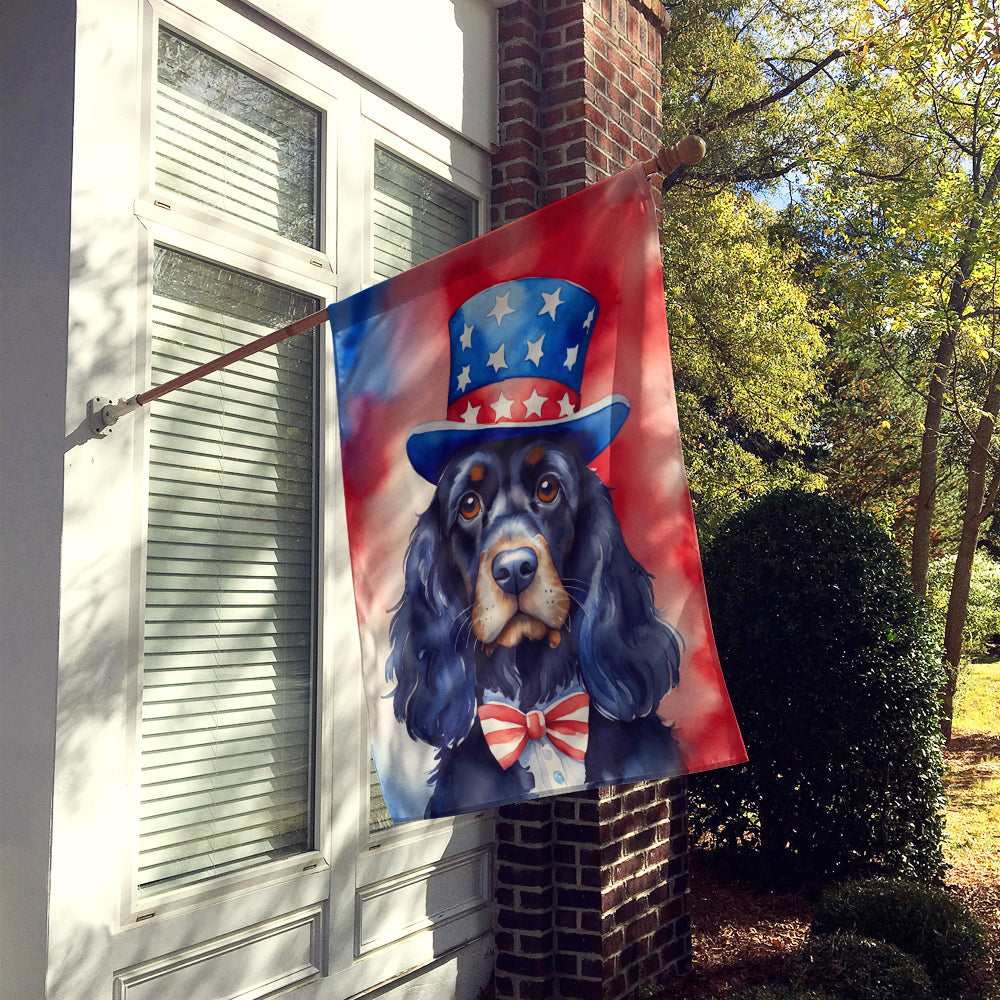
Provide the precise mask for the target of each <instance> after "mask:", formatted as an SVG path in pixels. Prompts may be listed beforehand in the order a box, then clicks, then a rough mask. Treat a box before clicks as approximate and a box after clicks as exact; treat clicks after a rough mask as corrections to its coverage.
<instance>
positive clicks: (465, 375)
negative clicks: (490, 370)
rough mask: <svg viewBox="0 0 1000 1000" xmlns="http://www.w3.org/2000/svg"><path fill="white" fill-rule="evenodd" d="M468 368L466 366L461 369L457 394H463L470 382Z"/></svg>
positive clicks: (468, 366)
mask: <svg viewBox="0 0 1000 1000" xmlns="http://www.w3.org/2000/svg"><path fill="white" fill-rule="evenodd" d="M470 367H471V366H470V365H466V366H465V367H464V368H463V369H462V374H461V375H459V376H458V391H459V392H465V390H466V388H467V386H468V385H469V383H470V382H471V381H472V379H471V378H470V377H469V368H470Z"/></svg>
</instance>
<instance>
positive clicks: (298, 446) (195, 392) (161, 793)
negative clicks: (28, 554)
mask: <svg viewBox="0 0 1000 1000" xmlns="http://www.w3.org/2000/svg"><path fill="white" fill-rule="evenodd" d="M317 308H318V303H317V301H316V300H315V299H314V298H311V297H309V296H306V295H302V294H300V293H298V292H295V291H292V290H289V289H287V288H283V287H281V286H279V285H275V284H271V283H269V282H266V281H263V280H261V279H259V278H256V277H252V276H249V275H246V274H242V273H239V272H236V271H233V270H230V269H227V268H224V267H220V266H218V265H216V264H212V263H208V262H206V261H203V260H200V259H197V258H195V257H191V256H188V255H186V254H181V253H178V252H176V251H173V250H170V249H166V248H162V247H157V248H156V250H155V262H154V282H153V333H152V337H153V343H152V384H153V385H160V384H162V383H163V382H165V381H167V380H168V379H170V378H172V377H173V376H175V375H179V374H182V373H183V372H186V371H189V370H190V369H192V368H194V367H196V366H197V365H199V364H201V363H203V362H205V361H208V360H211V359H213V358H216V357H218V356H219V355H222V354H225V353H226V352H228V351H231V350H233V349H234V348H235V347H238V346H240V345H241V344H244V343H246V342H248V341H250V340H253V339H256V338H257V337H259V336H261V335H263V334H265V333H268V332H270V331H271V330H274V329H276V328H279V327H282V326H284V325H286V324H288V323H289V322H291V321H292V320H294V319H298V318H300V317H302V316H305V315H307V314H309V313H310V312H314V311H315V310H316V309H317ZM315 349H316V344H315V334H314V333H313V332H310V333H304V334H300V335H298V336H296V337H292V338H291V339H289V340H286V341H284V342H282V343H280V344H277V345H275V346H273V347H271V348H269V349H267V350H266V351H262V352H260V353H258V354H255V355H253V356H252V357H249V358H246V359H244V360H243V361H240V362H237V363H236V364H234V365H232V366H230V367H228V368H225V369H223V370H222V371H220V372H216V373H214V374H212V375H209V376H206V377H205V378H202V379H200V380H198V381H195V382H192V383H190V384H189V385H188V386H185V387H184V388H182V389H178V390H175V391H174V392H172V393H170V394H169V395H167V396H164V397H163V398H162V399H160V400H156V401H155V402H153V403H152V404H151V405H150V413H149V422H150V454H149V470H150V471H149V512H148V549H147V567H146V611H145V635H144V644H143V671H142V732H141V739H140V755H141V763H140V767H141V806H140V809H141V813H140V832H139V879H138V881H139V887H140V895H148V894H149V893H151V892H153V891H158V890H161V889H164V888H173V887H176V886H180V885H186V884H189V883H192V882H197V881H201V880H203V879H206V878H209V877H211V876H215V875H220V874H223V873H227V872H233V871H240V870H243V869H246V868H248V867H251V866H254V865H257V864H260V863H262V862H265V861H269V860H273V859H276V858H281V857H284V856H286V855H289V854H293V853H298V852H301V851H305V850H308V849H310V848H311V847H312V846H313V845H312V829H311V827H312V812H313V809H312V787H313V779H312V768H313V754H312V744H313V729H314V700H315V654H314V649H315V639H314V631H315V625H314V617H315V588H314V580H315V575H316V574H315V566H314V562H315V559H316V529H315V522H316V493H317V490H316V483H315V473H314V449H315V445H314V441H315V435H316V392H315V384H316V378H315Z"/></svg>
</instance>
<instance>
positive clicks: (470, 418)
mask: <svg viewBox="0 0 1000 1000" xmlns="http://www.w3.org/2000/svg"><path fill="white" fill-rule="evenodd" d="M480 409H481V408H480V407H478V406H473V405H472V403H469V405H468V406H467V407H466V408H465V413H463V414H462V420H464V421H465V423H467V424H474V423H475V422H476V420H477V419H478V417H479V410H480Z"/></svg>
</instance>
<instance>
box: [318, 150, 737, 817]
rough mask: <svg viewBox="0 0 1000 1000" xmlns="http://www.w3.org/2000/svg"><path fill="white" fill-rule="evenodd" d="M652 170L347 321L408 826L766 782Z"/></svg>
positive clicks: (377, 617) (376, 646)
mask: <svg viewBox="0 0 1000 1000" xmlns="http://www.w3.org/2000/svg"><path fill="white" fill-rule="evenodd" d="M659 254H660V249H659V240H658V236H657V225H656V213H655V210H654V204H653V200H652V196H651V192H650V187H649V182H648V179H647V178H646V177H645V175H644V174H643V172H642V169H641V167H638V166H637V167H635V168H632V169H631V170H628V171H625V172H624V173H621V174H618V175H616V176H614V177H612V178H610V179H608V180H606V181H604V182H602V183H599V184H595V185H593V186H591V187H589V188H587V189H586V190H584V191H581V192H580V193H578V194H575V195H572V196H570V197H568V198H564V199H563V200H561V201H559V202H556V203H555V204H553V205H550V206H548V207H547V208H544V209H541V210H539V211H537V212H535V213H533V214H532V215H529V216H527V217H525V218H523V219H521V220H519V221H517V222H513V223H510V224H509V225H507V226H504V227H503V228H501V229H498V230H496V231H494V232H491V233H489V234H488V235H486V236H482V237H480V238H479V239H476V240H473V241H472V242H470V243H468V244H466V245H464V246H461V247H459V248H457V249H455V250H452V251H450V252H448V253H445V254H443V255H441V256H440V257H436V258H434V259H433V260H431V261H428V262H427V263H425V264H421V265H419V266H418V267H415V268H413V269H411V270H409V271H406V272H404V273H403V274H400V275H399V276H397V277H395V278H392V279H390V280H388V281H385V282H382V283H381V284H379V285H376V286H374V287H372V288H369V289H367V290H365V291H363V292H360V293H359V294H357V295H354V296H352V297H351V298H348V299H345V300H344V301H342V302H337V303H335V304H333V305H331V306H330V308H329V318H330V323H331V327H332V331H333V338H334V354H335V359H336V369H337V396H338V415H339V429H340V443H341V454H342V461H343V478H344V493H345V498H346V506H347V526H348V542H349V547H350V555H351V568H352V572H353V577H354V588H355V602H356V607H357V614H358V622H359V625H360V630H361V637H362V667H363V671H364V687H365V692H366V700H367V704H368V712H369V722H370V729H371V738H372V746H373V752H374V756H375V762H376V766H377V769H378V774H379V778H380V781H381V785H382V791H383V795H384V798H385V801H386V804H387V806H388V809H389V812H390V814H391V816H392V818H393V820H394V821H396V822H400V821H404V820H410V819H416V818H422V817H433V816H445V815H452V814H455V813H461V812H468V811H473V810H478V809H483V808H487V807H491V806H496V805H500V804H503V803H506V802H512V801H518V800H522V799H527V798H531V797H535V796H539V795H551V794H555V793H558V792H564V791H575V790H580V789H583V788H588V787H592V786H594V785H610V784H616V783H619V782H626V781H636V780H640V779H649V778H661V777H667V776H672V775H677V774H681V773H688V772H693V771H701V770H706V769H709V768H715V767H722V766H726V765H729V764H734V763H739V762H742V761H744V760H745V759H746V753H745V750H744V747H743V742H742V739H741V737H740V732H739V728H738V726H737V723H736V719H735V717H734V715H733V711H732V707H731V705H730V702H729V697H728V695H727V693H726V688H725V684H724V682H723V678H722V674H721V671H720V668H719V661H718V656H717V654H716V650H715V643H714V639H713V637H712V630H711V624H710V621H709V615H708V608H707V604H706V600H705V591H704V584H703V579H702V571H701V561H700V558H699V554H698V545H697V539H696V536H695V529H694V521H693V517H692V513H691V503H690V498H689V494H688V488H687V481H686V478H685V474H684V463H683V458H682V455H681V447H680V438H679V432H678V426H677V414H676V407H675V402H674V390H673V382H672V376H671V370H670V353H669V347H668V342H667V327H666V316H665V310H664V292H663V277H662V269H661V263H660V256H659Z"/></svg>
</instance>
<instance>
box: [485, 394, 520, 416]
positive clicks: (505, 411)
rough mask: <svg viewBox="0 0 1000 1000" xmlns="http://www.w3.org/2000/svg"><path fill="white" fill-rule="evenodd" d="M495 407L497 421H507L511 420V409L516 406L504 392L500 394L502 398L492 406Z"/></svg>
mask: <svg viewBox="0 0 1000 1000" xmlns="http://www.w3.org/2000/svg"><path fill="white" fill-rule="evenodd" d="M490 405H491V406H492V407H493V412H494V413H495V414H496V415H497V420H503V419H505V418H506V419H507V420H510V408H511V407H512V406H513V405H514V400H513V399H508V398H507V397H506V396H505V395H504V394H503V393H502V392H501V393H500V398H499V399H498V400H497V401H496V402H495V403H491V404H490Z"/></svg>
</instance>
